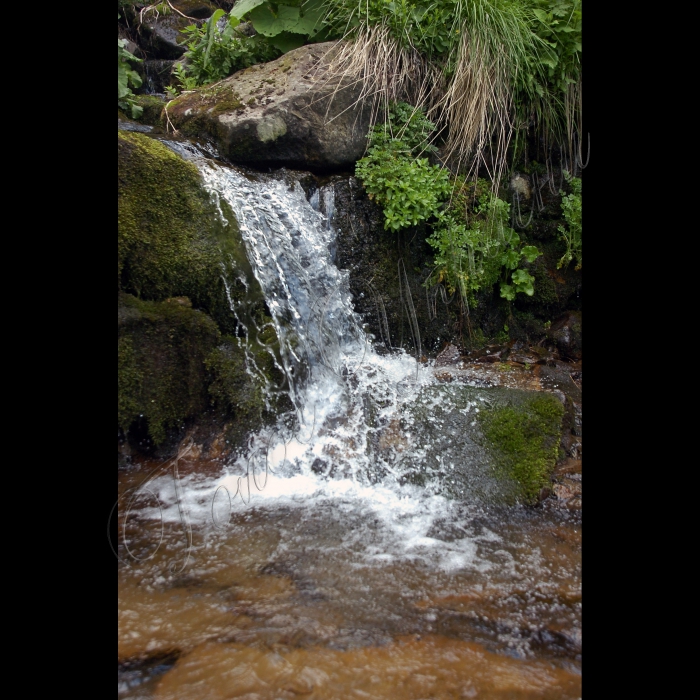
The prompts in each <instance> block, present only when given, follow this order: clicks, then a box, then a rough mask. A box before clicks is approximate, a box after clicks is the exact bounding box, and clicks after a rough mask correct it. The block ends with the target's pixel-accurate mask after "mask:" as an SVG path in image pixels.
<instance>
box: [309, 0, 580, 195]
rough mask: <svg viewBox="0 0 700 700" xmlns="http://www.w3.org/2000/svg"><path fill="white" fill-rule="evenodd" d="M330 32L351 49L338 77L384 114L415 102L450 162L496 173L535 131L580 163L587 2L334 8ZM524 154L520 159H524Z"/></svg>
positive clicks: (343, 54) (341, 59)
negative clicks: (356, 83) (391, 106)
mask: <svg viewBox="0 0 700 700" xmlns="http://www.w3.org/2000/svg"><path fill="white" fill-rule="evenodd" d="M326 7H327V12H326V14H325V15H324V17H323V20H322V21H323V23H324V24H325V25H326V26H327V28H328V31H329V32H330V34H333V32H336V33H339V34H342V35H343V36H344V37H345V38H347V39H349V40H350V41H351V44H350V45H348V46H346V48H345V49H342V50H341V51H340V52H339V55H338V57H337V59H336V61H335V64H334V70H335V72H336V73H337V74H339V75H340V74H343V75H346V76H347V75H350V76H355V77H356V78H358V79H359V80H361V81H362V84H363V95H362V97H363V98H366V99H372V100H374V105H375V110H374V114H375V115H377V114H378V113H379V110H378V105H385V104H387V103H388V102H389V101H391V100H407V101H409V102H411V103H412V104H416V105H420V106H424V107H425V108H426V110H427V111H426V113H427V115H428V116H429V117H430V118H431V119H434V120H435V121H436V122H438V123H439V124H440V125H441V126H444V127H445V134H446V143H445V148H444V152H445V154H446V156H449V157H453V158H454V162H455V168H460V167H463V168H464V171H465V172H466V173H467V174H468V175H470V174H472V173H474V172H476V169H477V168H478V167H479V165H484V166H486V167H488V168H490V170H491V171H492V181H493V183H494V191H496V189H497V183H498V180H499V179H500V177H499V176H500V174H501V173H502V172H503V171H504V168H505V164H506V158H507V156H508V152H509V144H510V142H511V140H512V138H513V136H514V135H515V136H516V137H517V136H518V133H519V132H520V131H524V130H527V129H528V128H530V126H532V125H534V127H535V129H536V130H538V131H539V132H540V134H541V135H544V136H545V137H546V138H545V141H546V143H547V144H548V145H554V144H559V145H560V146H562V147H565V148H568V153H569V155H571V154H572V152H573V148H574V141H575V136H576V134H579V133H580V132H581V119H580V106H581V105H580V97H581V90H580V84H581V60H580V56H581V2H580V0H433V1H432V2H430V3H427V2H424V0H391V1H389V2H387V1H386V0H364V1H363V2H357V1H356V0H329V1H328V3H327V6H326ZM516 150H517V149H516Z"/></svg>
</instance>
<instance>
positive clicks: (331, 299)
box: [190, 155, 429, 483]
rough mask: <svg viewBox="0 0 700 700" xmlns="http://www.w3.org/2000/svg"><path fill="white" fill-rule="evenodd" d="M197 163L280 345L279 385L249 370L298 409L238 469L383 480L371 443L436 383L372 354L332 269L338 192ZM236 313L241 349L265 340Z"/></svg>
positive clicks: (344, 284)
mask: <svg viewBox="0 0 700 700" xmlns="http://www.w3.org/2000/svg"><path fill="white" fill-rule="evenodd" d="M190 157H191V155H190ZM196 162H197V163H198V165H199V167H200V170H201V172H202V175H203V177H204V181H205V183H206V186H207V188H208V189H209V191H210V192H211V193H212V196H213V197H214V198H215V199H216V200H218V201H221V200H225V201H226V203H227V204H228V205H229V206H230V207H231V209H232V210H233V212H234V214H235V216H236V219H237V221H238V225H239V227H240V232H241V235H242V237H243V239H244V241H245V243H246V248H247V251H248V256H249V259H250V261H251V264H252V266H253V269H254V272H255V276H256V278H257V281H258V282H259V284H260V286H261V288H262V290H263V293H264V295H265V299H266V303H267V306H268V308H269V311H270V314H271V318H272V324H273V326H274V330H275V333H276V337H277V339H278V340H279V342H278V343H276V344H275V347H274V348H272V347H270V348H269V352H270V354H271V355H272V357H273V359H274V362H275V364H276V366H277V367H278V369H279V370H280V372H281V376H282V377H283V382H282V383H281V385H278V386H274V385H272V384H271V383H270V381H269V379H266V378H265V376H264V374H263V373H262V372H261V371H259V369H258V367H257V365H256V362H255V358H254V354H253V353H252V352H248V366H249V371H251V372H253V373H254V374H256V376H257V377H258V378H259V379H260V380H261V381H265V382H266V383H267V386H266V394H267V396H268V398H269V397H272V396H275V395H279V393H284V394H285V395H286V396H287V397H288V399H289V402H290V403H291V405H292V407H293V408H292V410H291V411H288V412H286V413H283V414H282V415H280V416H279V420H278V422H277V425H276V426H275V428H274V429H273V430H267V431H264V432H263V433H261V434H260V435H258V436H256V439H255V442H257V444H258V445H264V454H262V455H261V454H260V452H259V451H257V452H255V451H253V453H252V454H251V453H248V454H247V455H244V456H243V457H242V458H241V464H245V468H246V470H247V473H249V471H250V469H252V470H253V471H256V470H257V471H258V472H259V471H260V464H259V461H260V459H262V460H263V461H264V462H265V470H266V471H267V472H268V473H269V472H270V471H271V472H273V473H275V474H286V475H290V474H291V473H292V472H296V473H300V474H304V475H306V476H311V475H314V474H315V475H318V474H319V473H324V474H329V473H332V474H333V475H335V476H344V477H347V478H350V479H353V480H355V481H360V482H363V483H367V482H368V481H376V478H377V477H378V476H379V475H381V476H382V477H383V478H386V476H387V473H390V472H392V471H395V470H394V469H392V467H391V465H390V464H388V463H387V462H386V461H384V462H383V463H382V464H379V463H378V457H377V455H376V454H373V450H372V441H373V437H374V436H375V435H376V433H377V431H378V430H379V429H380V428H382V427H384V426H386V425H387V424H388V423H389V421H390V420H391V415H393V414H394V413H395V412H396V409H397V405H398V404H399V403H400V402H401V401H405V400H407V399H408V398H410V396H411V395H412V394H414V393H415V391H416V390H417V389H418V387H419V386H420V385H421V384H422V383H424V382H427V381H429V377H428V375H427V374H426V373H425V372H421V368H420V364H419V363H418V362H416V360H415V359H414V358H412V357H410V356H409V355H407V354H406V353H403V352H398V353H395V354H394V355H391V356H388V355H384V356H380V355H378V354H377V353H375V351H374V350H373V348H372V342H371V338H370V337H368V335H367V334H366V333H365V331H364V330H363V327H362V322H361V319H359V318H358V317H357V315H356V314H355V313H354V311H353V306H352V298H351V295H350V292H349V285H348V273H347V272H346V271H341V270H339V269H338V268H337V267H336V266H335V265H334V263H333V248H334V243H335V231H334V229H333V226H332V225H331V220H332V215H333V203H334V191H333V187H332V186H327V187H323V188H321V189H320V190H316V191H314V192H313V194H312V195H311V197H310V199H309V200H307V197H306V194H305V192H304V189H303V188H302V186H301V185H300V184H299V182H298V181H297V180H296V179H295V178H294V175H293V174H292V173H286V177H282V178H280V177H279V175H278V176H275V177H272V176H265V175H256V176H254V177H250V176H249V177H246V176H245V175H243V174H241V173H239V172H237V171H236V170H234V169H231V168H226V167H222V166H219V165H216V164H214V163H212V162H211V161H207V160H203V159H196ZM221 216H222V218H223V220H224V221H226V218H225V216H224V214H223V212H221ZM233 308H234V311H235V312H236V316H237V318H238V320H239V323H240V325H241V328H242V329H243V330H244V334H245V338H244V340H243V344H244V346H245V347H247V348H250V346H251V344H258V343H260V342H261V341H260V338H261V337H262V336H263V335H264V331H265V328H264V327H261V326H259V325H256V324H255V322H254V321H253V320H252V319H250V318H247V317H246V309H245V302H244V303H243V304H238V305H236V304H234V305H233ZM251 460H252V462H253V463H251ZM394 475H395V476H396V474H394Z"/></svg>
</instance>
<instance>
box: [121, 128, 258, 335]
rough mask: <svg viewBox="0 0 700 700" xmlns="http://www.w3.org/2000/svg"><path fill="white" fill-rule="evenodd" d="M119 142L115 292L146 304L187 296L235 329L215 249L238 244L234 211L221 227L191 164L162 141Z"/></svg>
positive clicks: (130, 137) (125, 138) (136, 138)
mask: <svg viewBox="0 0 700 700" xmlns="http://www.w3.org/2000/svg"><path fill="white" fill-rule="evenodd" d="M118 142H119V173H118V198H119V218H118V221H119V230H118V287H119V289H120V290H121V291H124V292H127V293H130V294H133V295H134V296H137V297H139V298H142V299H148V300H152V301H160V300H163V299H167V298H169V297H173V296H187V297H189V298H190V299H191V300H192V303H193V305H194V307H195V308H198V309H201V310H203V311H206V312H207V313H208V314H210V315H211V316H212V317H213V318H214V319H215V320H216V322H217V323H218V324H219V326H220V328H221V329H222V330H223V331H224V332H229V333H231V332H234V330H235V318H234V316H233V314H232V312H231V309H230V306H229V303H228V300H227V298H226V292H225V288H224V285H223V282H222V280H221V260H222V253H221V248H222V247H226V246H227V245H230V246H233V247H234V248H236V249H237V250H239V249H241V248H242V242H241V241H240V236H239V235H238V229H237V223H236V219H235V216H234V215H233V212H231V211H230V209H229V210H228V211H227V218H228V220H229V225H228V226H224V224H223V222H222V221H221V219H220V216H219V214H218V212H217V211H216V209H215V206H214V205H213V203H212V202H211V200H210V198H209V195H208V194H207V192H206V191H205V190H204V189H203V187H202V184H201V177H200V174H199V171H198V170H197V168H196V167H195V166H194V165H193V164H192V163H188V162H187V161H185V160H183V159H182V158H181V157H180V156H178V155H176V154H175V153H173V152H172V151H171V150H170V149H168V148H167V147H166V146H164V145H163V144H161V143H160V142H158V141H156V140H154V139H152V138H149V137H148V136H145V135H144V134H139V133H133V132H119V138H118ZM238 257H239V258H240V254H239V256H238ZM243 257H245V256H244V255H243Z"/></svg>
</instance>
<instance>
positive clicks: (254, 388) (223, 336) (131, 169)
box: [118, 132, 279, 445]
mask: <svg viewBox="0 0 700 700" xmlns="http://www.w3.org/2000/svg"><path fill="white" fill-rule="evenodd" d="M219 204H220V209H221V211H219V210H218V209H217V208H216V207H215V205H214V204H213V203H212V201H211V200H210V198H209V195H208V193H207V192H206V191H205V190H204V188H203V187H202V181H201V177H200V174H199V171H198V170H197V168H196V167H195V166H194V165H193V164H192V163H189V162H187V161H185V160H183V159H182V158H181V157H180V156H178V155H176V154H175V153H173V152H172V151H170V149H168V148H167V147H166V146H164V145H163V144H161V143H160V142H158V141H157V140H154V139H152V138H150V137H148V136H145V135H143V134H139V133H131V132H119V235H118V241H119V242H118V260H119V262H118V287H119V298H120V303H119V348H118V354H119V392H118V395H119V396H118V402H119V406H118V422H119V427H120V429H121V430H122V431H124V433H127V432H128V431H129V430H130V429H133V427H134V425H135V421H137V422H139V425H141V424H142V423H143V422H144V421H145V423H146V426H147V427H146V431H147V433H148V436H149V437H150V439H151V440H152V442H153V443H154V444H156V445H159V444H161V443H162V442H163V440H165V439H166V435H167V434H168V431H171V430H173V429H176V428H179V427H182V424H183V421H186V420H190V419H196V418H198V417H201V416H202V415H203V414H204V413H209V412H211V411H212V410H213V411H214V413H216V414H217V415H218V416H219V417H220V418H222V419H223V420H225V421H230V419H231V418H234V420H233V421H232V423H233V425H234V428H235V430H233V433H235V435H233V434H232V435H231V436H230V438H231V440H233V439H235V440H236V441H242V440H243V438H244V437H245V434H246V433H247V431H249V430H253V429H255V428H256V427H258V426H259V425H260V420H261V416H262V413H263V403H264V402H263V400H262V397H261V390H260V388H259V386H258V384H257V383H256V380H254V379H253V377H252V376H251V375H250V374H249V373H248V372H247V370H246V367H245V353H244V351H243V349H242V348H240V347H239V346H238V342H237V341H236V340H235V338H233V337H232V336H233V335H235V334H236V333H237V332H239V329H238V320H237V318H236V315H235V314H234V313H233V311H232V310H231V305H230V302H229V295H230V298H231V299H232V300H233V301H234V303H236V305H237V308H238V313H239V314H241V320H242V322H243V323H244V324H245V325H246V326H247V327H249V328H253V327H256V326H257V327H259V328H262V327H265V328H266V333H267V335H268V336H270V337H265V338H264V339H263V340H264V343H265V345H266V346H268V347H276V345H275V344H276V337H275V332H274V329H273V328H272V327H271V325H266V324H269V322H270V321H271V319H270V318H269V311H268V309H267V307H266V306H265V301H264V297H263V294H262V291H261V289H260V286H259V284H258V283H257V281H256V280H255V277H254V274H253V271H252V268H251V266H250V263H249V261H248V258H247V255H246V249H245V244H244V242H243V239H242V238H241V236H240V231H239V228H238V224H237V222H236V218H235V215H234V213H233V211H232V210H231V208H230V207H229V205H228V204H227V203H226V202H225V201H221V202H220V203H219ZM222 215H223V218H222ZM222 271H223V272H224V274H223V277H225V279H226V280H228V282H227V284H228V290H227V289H226V287H225V285H224V282H223V279H222ZM253 354H254V356H255V357H256V362H257V365H258V367H259V368H260V370H261V371H262V373H263V375H265V376H266V377H267V378H268V379H270V381H272V382H275V381H277V382H278V381H279V377H276V376H275V372H276V371H277V370H276V368H275V366H274V362H273V361H272V358H271V357H270V355H269V353H267V352H263V351H261V350H260V349H259V348H257V346H256V347H254V348H253ZM258 356H259V357H258ZM231 440H229V441H230V442H231Z"/></svg>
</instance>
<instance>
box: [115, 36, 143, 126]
mask: <svg viewBox="0 0 700 700" xmlns="http://www.w3.org/2000/svg"><path fill="white" fill-rule="evenodd" d="M117 41H118V66H119V72H118V103H119V107H120V108H121V109H124V110H127V109H128V110H129V111H130V112H131V117H132V118H133V119H137V118H138V117H140V116H141V113H142V112H143V108H142V107H140V106H139V105H137V104H136V103H135V102H134V93H133V92H132V90H131V88H132V87H135V88H139V87H141V82H142V81H141V76H140V75H139V74H138V73H137V72H136V71H135V70H134V69H133V68H132V67H131V66H130V65H129V62H130V61H135V62H136V63H141V59H140V58H137V57H136V56H134V54H132V53H130V52H129V51H127V50H126V44H127V41H126V39H118V40H117Z"/></svg>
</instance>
